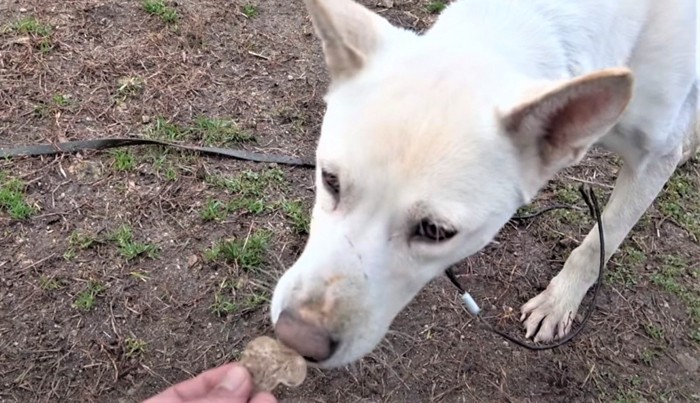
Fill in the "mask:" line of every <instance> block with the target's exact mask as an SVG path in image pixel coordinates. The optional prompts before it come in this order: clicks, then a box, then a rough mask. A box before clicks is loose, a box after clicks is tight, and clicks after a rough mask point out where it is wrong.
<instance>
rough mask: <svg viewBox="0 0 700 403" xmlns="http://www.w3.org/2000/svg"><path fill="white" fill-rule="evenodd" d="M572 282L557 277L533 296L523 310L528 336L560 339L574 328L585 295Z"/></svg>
mask: <svg viewBox="0 0 700 403" xmlns="http://www.w3.org/2000/svg"><path fill="white" fill-rule="evenodd" d="M572 285H573V284H571V283H568V284H567V282H566V281H562V279H561V278H557V277H555V278H554V279H553V280H552V281H551V282H550V283H549V286H548V287H547V289H546V290H544V291H543V292H542V293H540V294H539V295H538V296H536V297H534V298H532V299H531V300H530V301H528V302H527V303H526V304H525V305H523V307H522V309H521V311H522V316H521V317H520V320H521V321H524V325H525V330H526V333H525V337H526V338H530V337H534V341H535V342H548V341H552V340H555V339H560V338H563V337H564V336H566V335H567V334H568V333H569V331H571V325H572V324H573V322H574V317H575V316H576V311H577V310H578V306H579V304H580V303H581V299H582V298H583V295H584V294H585V290H584V291H583V293H581V292H580V290H578V289H576V287H575V286H574V287H572Z"/></svg>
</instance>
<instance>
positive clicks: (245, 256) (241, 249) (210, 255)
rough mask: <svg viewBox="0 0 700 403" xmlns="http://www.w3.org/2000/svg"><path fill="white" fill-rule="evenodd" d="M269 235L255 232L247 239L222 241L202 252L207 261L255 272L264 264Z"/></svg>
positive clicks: (263, 232) (264, 232)
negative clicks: (231, 264)
mask: <svg viewBox="0 0 700 403" xmlns="http://www.w3.org/2000/svg"><path fill="white" fill-rule="evenodd" d="M269 240H270V234H269V233H268V232H266V231H256V232H254V233H252V234H251V235H250V236H249V237H248V239H233V240H222V241H219V242H217V243H215V244H214V245H213V246H212V247H211V248H210V249H207V250H205V251H204V257H205V258H206V259H207V260H208V261H225V262H228V263H233V264H235V265H237V266H239V267H240V268H242V269H244V270H247V271H256V270H258V269H260V266H261V265H262V263H263V262H264V259H265V252H266V251H267V247H268V243H269Z"/></svg>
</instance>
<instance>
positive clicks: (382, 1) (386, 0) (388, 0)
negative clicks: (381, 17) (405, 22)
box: [379, 0, 394, 8]
mask: <svg viewBox="0 0 700 403" xmlns="http://www.w3.org/2000/svg"><path fill="white" fill-rule="evenodd" d="M379 5H380V6H382V7H386V8H392V7H394V0H379Z"/></svg>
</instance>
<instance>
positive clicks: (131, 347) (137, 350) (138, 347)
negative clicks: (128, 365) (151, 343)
mask: <svg viewBox="0 0 700 403" xmlns="http://www.w3.org/2000/svg"><path fill="white" fill-rule="evenodd" d="M146 344H147V343H146V342H145V341H143V340H139V339H137V338H134V337H127V338H126V339H125V340H124V347H126V348H125V350H126V356H127V357H128V358H132V357H136V356H139V355H141V354H143V353H144V352H145V351H146Z"/></svg>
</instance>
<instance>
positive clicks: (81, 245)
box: [68, 231, 95, 250]
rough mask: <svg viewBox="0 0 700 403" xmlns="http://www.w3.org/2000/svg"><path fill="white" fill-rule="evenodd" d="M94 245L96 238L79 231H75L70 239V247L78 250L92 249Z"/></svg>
mask: <svg viewBox="0 0 700 403" xmlns="http://www.w3.org/2000/svg"><path fill="white" fill-rule="evenodd" d="M94 243H95V238H93V237H92V236H90V235H87V234H83V233H81V232H79V231H73V232H72V233H71V234H70V236H69V237H68V245H70V246H71V247H73V248H76V249H81V250H85V249H88V248H90V247H91V246H92V245H93V244H94Z"/></svg>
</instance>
